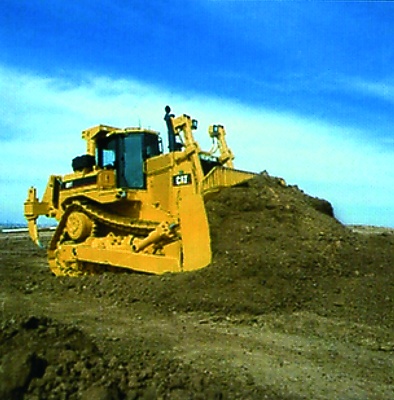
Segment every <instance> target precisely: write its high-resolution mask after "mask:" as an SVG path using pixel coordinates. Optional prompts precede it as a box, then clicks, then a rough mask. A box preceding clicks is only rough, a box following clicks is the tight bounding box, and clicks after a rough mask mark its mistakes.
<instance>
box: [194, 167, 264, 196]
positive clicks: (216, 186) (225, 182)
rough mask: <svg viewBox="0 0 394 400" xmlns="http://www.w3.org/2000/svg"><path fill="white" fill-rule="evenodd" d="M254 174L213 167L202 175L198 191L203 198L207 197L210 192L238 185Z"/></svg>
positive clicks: (213, 192) (254, 174)
mask: <svg viewBox="0 0 394 400" xmlns="http://www.w3.org/2000/svg"><path fill="white" fill-rule="evenodd" d="M256 175H257V174H256V173H254V172H248V171H239V170H237V169H232V168H226V167H215V168H213V169H212V170H211V171H210V172H209V173H208V174H207V175H206V176H205V177H204V179H203V181H202V182H201V186H200V191H201V193H202V195H203V196H204V198H205V199H209V197H210V196H211V195H212V194H215V193H217V192H219V191H220V190H221V189H223V188H226V187H231V186H236V185H239V184H241V183H242V182H245V181H247V180H249V179H252V178H254V177H255V176H256Z"/></svg>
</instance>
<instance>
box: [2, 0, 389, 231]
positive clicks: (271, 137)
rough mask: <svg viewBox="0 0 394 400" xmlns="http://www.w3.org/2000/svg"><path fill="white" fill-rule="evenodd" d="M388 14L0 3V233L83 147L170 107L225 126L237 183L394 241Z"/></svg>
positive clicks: (202, 133) (230, 5)
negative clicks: (266, 189) (272, 185)
mask: <svg viewBox="0 0 394 400" xmlns="http://www.w3.org/2000/svg"><path fill="white" fill-rule="evenodd" d="M393 21H394V3H392V2H388V1H387V2H385V1H382V2H379V1H247V0H244V1H236V0H234V1H227V0H195V1H189V2H186V1H178V0H175V1H171V2H162V1H149V0H144V1H139V0H133V1H126V0H112V1H107V0H102V1H99V0H98V1H96V2H91V1H87V0H79V1H68V2H64V1H60V0H59V1H58V0H52V1H38V0H29V1H27V0H26V1H25V0H19V1H17V2H16V1H14V0H3V1H2V8H1V11H0V55H1V56H0V128H1V129H0V154H1V161H0V163H1V164H0V165H1V172H2V174H1V178H0V187H1V189H2V190H1V191H0V192H1V193H0V206H1V207H0V222H22V221H23V215H22V213H23V209H22V204H23V201H24V199H25V197H26V192H27V189H28V187H29V186H30V185H36V186H37V187H38V189H39V192H40V196H41V195H42V192H43V190H44V188H45V185H46V181H47V178H48V176H49V175H50V174H51V173H56V174H65V173H68V172H70V169H71V167H70V166H71V159H72V158H73V157H75V156H76V155H79V154H82V153H83V152H84V143H83V141H82V140H81V139H80V132H81V131H82V130H83V129H85V128H87V127H89V126H93V125H97V124H99V123H104V124H109V125H115V126H120V127H123V126H130V125H139V124H142V125H144V126H146V127H151V128H153V129H156V130H159V131H161V132H162V134H163V135H164V134H165V128H164V124H163V120H162V118H163V108H164V106H165V105H166V104H170V105H171V106H172V108H173V110H174V111H175V113H177V114H181V113H187V114H189V115H192V116H193V117H194V118H197V119H198V120H199V121H200V129H199V130H198V131H197V139H198V140H199V141H200V142H201V143H202V145H203V147H207V148H209V147H210V143H209V141H208V138H207V134H206V129H207V127H208V125H209V124H212V123H221V124H223V125H225V126H226V130H227V133H228V141H229V144H230V146H231V148H232V150H233V152H234V153H235V155H236V159H235V164H236V167H237V168H240V169H247V170H252V171H256V172H260V171H263V170H267V171H268V172H269V173H270V174H271V175H275V176H281V177H283V178H284V179H285V180H286V181H287V182H288V183H290V184H297V185H298V186H299V187H300V188H302V189H303V190H305V191H306V192H307V193H309V194H311V195H314V196H319V197H323V198H325V199H327V200H329V201H331V202H332V204H333V206H334V209H335V211H336V215H337V217H338V218H339V219H340V220H341V221H342V222H344V223H362V224H373V225H383V226H392V227H394V201H393V199H394V173H393V172H394V165H393V155H394V113H393V106H394V74H393V72H392V65H393V60H394V23H393Z"/></svg>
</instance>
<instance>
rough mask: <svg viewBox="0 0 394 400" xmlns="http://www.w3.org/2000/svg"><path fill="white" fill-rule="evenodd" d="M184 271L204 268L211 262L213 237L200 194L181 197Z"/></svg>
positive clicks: (180, 213) (180, 211) (180, 212)
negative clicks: (211, 237)
mask: <svg viewBox="0 0 394 400" xmlns="http://www.w3.org/2000/svg"><path fill="white" fill-rule="evenodd" d="M179 215H180V228H181V235H182V250H183V268H182V269H183V271H192V270H195V269H200V268H204V267H206V266H207V265H209V264H210V263H211V239H210V234H209V225H208V219H207V215H206V212H205V205H204V202H203V200H202V197H201V196H200V195H199V194H187V195H185V196H183V197H181V199H180V205H179Z"/></svg>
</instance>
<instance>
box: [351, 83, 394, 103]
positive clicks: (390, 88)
mask: <svg viewBox="0 0 394 400" xmlns="http://www.w3.org/2000/svg"><path fill="white" fill-rule="evenodd" d="M347 87H349V88H350V89H353V90H355V91H357V92H359V93H362V94H364V95H369V96H373V97H375V98H377V99H381V100H386V101H388V102H390V103H394V79H393V78H388V79H387V80H385V81H383V80H376V81H371V80H365V79H352V80H348V81H347Z"/></svg>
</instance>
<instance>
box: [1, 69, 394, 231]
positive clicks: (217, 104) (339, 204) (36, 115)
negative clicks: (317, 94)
mask: <svg viewBox="0 0 394 400" xmlns="http://www.w3.org/2000/svg"><path fill="white" fill-rule="evenodd" d="M0 102H1V104H2V108H1V111H0V131H1V132H2V136H1V139H0V140H1V147H0V153H1V161H0V163H1V168H2V171H3V178H2V180H1V181H0V185H1V186H2V187H4V186H7V188H8V190H7V191H5V190H2V191H1V192H0V203H1V208H0V220H5V219H6V220H17V221H20V220H21V219H22V215H21V214H22V211H21V210H22V204H23V201H24V199H25V195H26V192H27V189H28V187H29V186H30V185H32V184H33V185H36V186H38V188H39V192H40V194H42V192H43V190H44V187H45V184H46V181H47V178H48V176H49V175H50V174H53V173H58V174H64V173H68V172H70V169H71V159H72V158H73V157H75V156H77V155H80V154H83V153H84V151H85V145H84V142H83V141H82V139H81V138H80V132H81V131H82V130H83V129H85V128H87V127H89V126H94V125H97V124H99V123H104V124H109V125H114V126H119V127H124V126H139V125H142V126H145V127H150V128H152V129H155V130H159V131H162V132H164V131H165V129H164V122H163V109H164V106H165V105H166V104H170V105H171V106H172V108H173V110H174V112H175V113H176V114H181V113H188V114H190V115H192V116H193V117H194V118H197V119H198V120H199V122H200V124H199V126H200V128H199V130H198V131H197V132H196V137H197V139H198V140H199V142H200V143H201V144H202V147H204V148H209V147H210V140H209V137H208V135H207V133H206V129H207V128H208V125H209V124H211V123H222V124H224V125H225V126H226V130H227V132H228V141H229V144H230V146H231V147H232V149H233V151H234V153H235V154H236V160H235V161H236V166H237V168H241V169H246V170H252V171H256V172H260V171H262V170H268V172H269V173H270V174H272V175H277V176H282V177H283V178H285V180H287V181H288V182H289V183H290V184H298V185H299V186H300V187H301V188H303V189H304V190H305V191H307V192H309V193H310V194H312V195H317V196H320V197H323V198H326V199H328V200H330V201H331V202H332V203H333V204H334V207H335V208H336V210H337V211H338V216H339V217H340V219H341V220H342V221H344V222H348V223H351V222H357V223H374V224H380V225H391V226H394V206H393V203H392V199H393V198H394V173H393V172H394V166H393V163H392V159H393V152H391V151H386V152H382V150H381V148H380V147H378V146H374V145H373V144H370V143H368V142H366V141H364V140H362V139H361V138H362V137H365V136H366V135H364V133H363V132H360V131H357V130H355V129H350V128H347V127H346V126H342V127H339V126H335V125H330V124H328V123H323V122H321V121H317V120H314V119H311V118H307V117H300V116H299V115H295V114H291V113H283V112H280V113H279V112H275V111H272V110H270V109H268V108H259V107H251V106H247V105H245V104H242V103H237V102H234V101H231V100H227V99H222V98H219V97H212V96H209V97H204V96H201V95H197V94H195V95H194V96H192V97H190V96H186V95H184V94H179V93H176V92H172V91H171V90H169V89H168V88H165V87H158V86H154V85H149V84H146V83H143V82H139V81H136V80H130V79H120V80H117V79H110V78H108V77H104V76H94V75H91V76H90V77H84V78H83V79H81V77H74V79H70V78H67V79H65V78H59V77H42V76H37V75H32V74H29V73H23V72H17V71H14V70H11V69H7V68H4V67H3V68H0ZM4 171H6V172H7V174H4ZM4 175H6V176H4ZM10 190H12V191H13V194H12V196H10V195H9V192H10ZM10 199H12V201H10ZM372 205H374V207H375V208H374V207H372ZM376 207H378V209H379V210H381V213H378V212H377V211H376ZM368 210H369V211H368Z"/></svg>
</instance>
